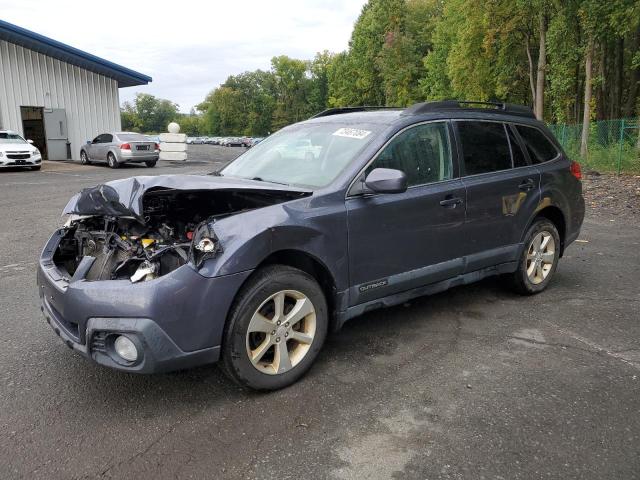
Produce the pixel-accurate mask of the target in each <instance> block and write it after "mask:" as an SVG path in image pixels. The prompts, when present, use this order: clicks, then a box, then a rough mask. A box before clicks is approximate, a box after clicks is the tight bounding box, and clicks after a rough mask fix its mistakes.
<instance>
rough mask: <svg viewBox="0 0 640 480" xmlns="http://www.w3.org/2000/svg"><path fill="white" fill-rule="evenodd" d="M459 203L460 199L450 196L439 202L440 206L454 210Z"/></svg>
mask: <svg viewBox="0 0 640 480" xmlns="http://www.w3.org/2000/svg"><path fill="white" fill-rule="evenodd" d="M461 203H462V199H461V198H460V197H454V196H452V195H447V196H446V197H445V199H444V200H440V205H441V206H442V207H445V208H456V207H457V206H458V205H460V204H461Z"/></svg>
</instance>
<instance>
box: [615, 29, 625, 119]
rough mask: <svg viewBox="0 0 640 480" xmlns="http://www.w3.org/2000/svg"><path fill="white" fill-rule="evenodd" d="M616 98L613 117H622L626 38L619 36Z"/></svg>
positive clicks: (616, 65)
mask: <svg viewBox="0 0 640 480" xmlns="http://www.w3.org/2000/svg"><path fill="white" fill-rule="evenodd" d="M614 76H615V79H614V82H615V83H614V84H615V87H614V90H613V92H614V98H613V108H612V113H613V114H612V118H620V116H621V115H622V87H623V82H624V38H619V39H618V42H617V44H616V60H615V71H614Z"/></svg>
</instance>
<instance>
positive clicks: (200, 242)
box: [53, 188, 301, 283]
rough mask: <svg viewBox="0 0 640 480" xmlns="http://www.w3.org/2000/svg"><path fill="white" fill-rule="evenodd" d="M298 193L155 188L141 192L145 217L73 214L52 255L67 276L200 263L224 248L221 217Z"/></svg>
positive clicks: (130, 275) (127, 275) (140, 274)
mask: <svg viewBox="0 0 640 480" xmlns="http://www.w3.org/2000/svg"><path fill="white" fill-rule="evenodd" d="M300 196H301V194H300V193H299V192H287V191H269V190H247V191H229V190H204V191H185V190H176V189H166V188H157V189H151V190H148V191H146V192H145V194H144V196H143V197H142V218H138V217H135V216H115V215H87V216H85V215H77V216H76V217H75V218H74V217H72V218H71V220H70V222H68V224H67V225H66V226H65V229H66V234H65V235H64V237H63V239H62V241H61V242H60V245H59V246H58V249H57V251H56V253H55V255H54V259H53V260H54V263H55V264H56V266H58V268H59V269H60V270H61V271H62V273H63V274H68V276H69V278H74V277H78V276H81V278H82V279H84V280H87V281H95V280H120V279H129V280H131V282H134V283H135V282H140V281H147V280H152V279H154V278H157V277H160V276H162V275H166V274H167V273H169V272H171V271H173V270H175V269H176V268H178V267H180V266H182V265H185V264H186V263H188V262H191V263H192V264H193V265H195V266H196V267H199V266H200V265H201V264H202V263H203V262H204V261H205V260H207V259H208V258H212V257H213V256H215V255H216V254H218V253H219V252H220V251H222V248H223V246H222V245H220V244H219V241H218V239H217V238H216V236H215V233H214V232H213V225H214V224H215V222H217V221H218V220H220V219H222V218H225V217H228V216H230V215H234V214H238V213H242V212H244V211H248V210H252V209H255V208H260V207H265V206H269V205H274V204H277V203H281V202H284V201H287V200H291V199H293V198H299V197H300Z"/></svg>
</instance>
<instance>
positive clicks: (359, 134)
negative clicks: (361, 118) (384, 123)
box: [333, 128, 371, 140]
mask: <svg viewBox="0 0 640 480" xmlns="http://www.w3.org/2000/svg"><path fill="white" fill-rule="evenodd" d="M370 133H371V132H370V131H369V130H360V129H359V128H340V129H338V130H336V131H335V132H333V135H335V136H336V137H347V138H357V139H358V140H362V139H363V138H364V137H366V136H367V135H369V134H370Z"/></svg>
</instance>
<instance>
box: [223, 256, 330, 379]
mask: <svg viewBox="0 0 640 480" xmlns="http://www.w3.org/2000/svg"><path fill="white" fill-rule="evenodd" d="M328 325H329V319H328V310H327V301H326V299H325V296H324V293H323V291H322V289H321V288H320V286H319V285H318V282H316V280H315V279H314V278H313V277H312V276H311V275H309V274H307V273H305V272H303V271H301V270H298V269H296V268H292V267H288V266H284V265H272V266H268V267H265V268H263V269H260V270H259V271H257V272H256V273H255V274H254V275H253V276H252V277H251V278H250V279H249V280H248V281H247V283H246V284H245V285H244V286H243V287H242V289H241V290H240V292H239V293H238V295H237V296H236V299H235V300H234V303H233V306H232V307H231V311H230V313H229V317H228V319H227V324H226V326H225V332H224V337H223V343H222V367H223V369H224V371H225V373H226V374H227V375H228V376H229V377H230V378H231V379H232V380H233V381H235V382H236V383H238V384H240V385H241V386H243V387H247V388H252V389H255V390H277V389H280V388H283V387H286V386H288V385H291V384H292V383H294V382H295V381H297V380H298V379H299V378H300V377H302V375H304V374H305V373H306V372H307V371H308V370H309V368H310V367H311V365H312V364H313V362H314V360H315V359H316V357H317V356H318V353H319V352H320V349H321V348H322V345H323V344H324V341H325V338H326V336H327V328H328Z"/></svg>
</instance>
